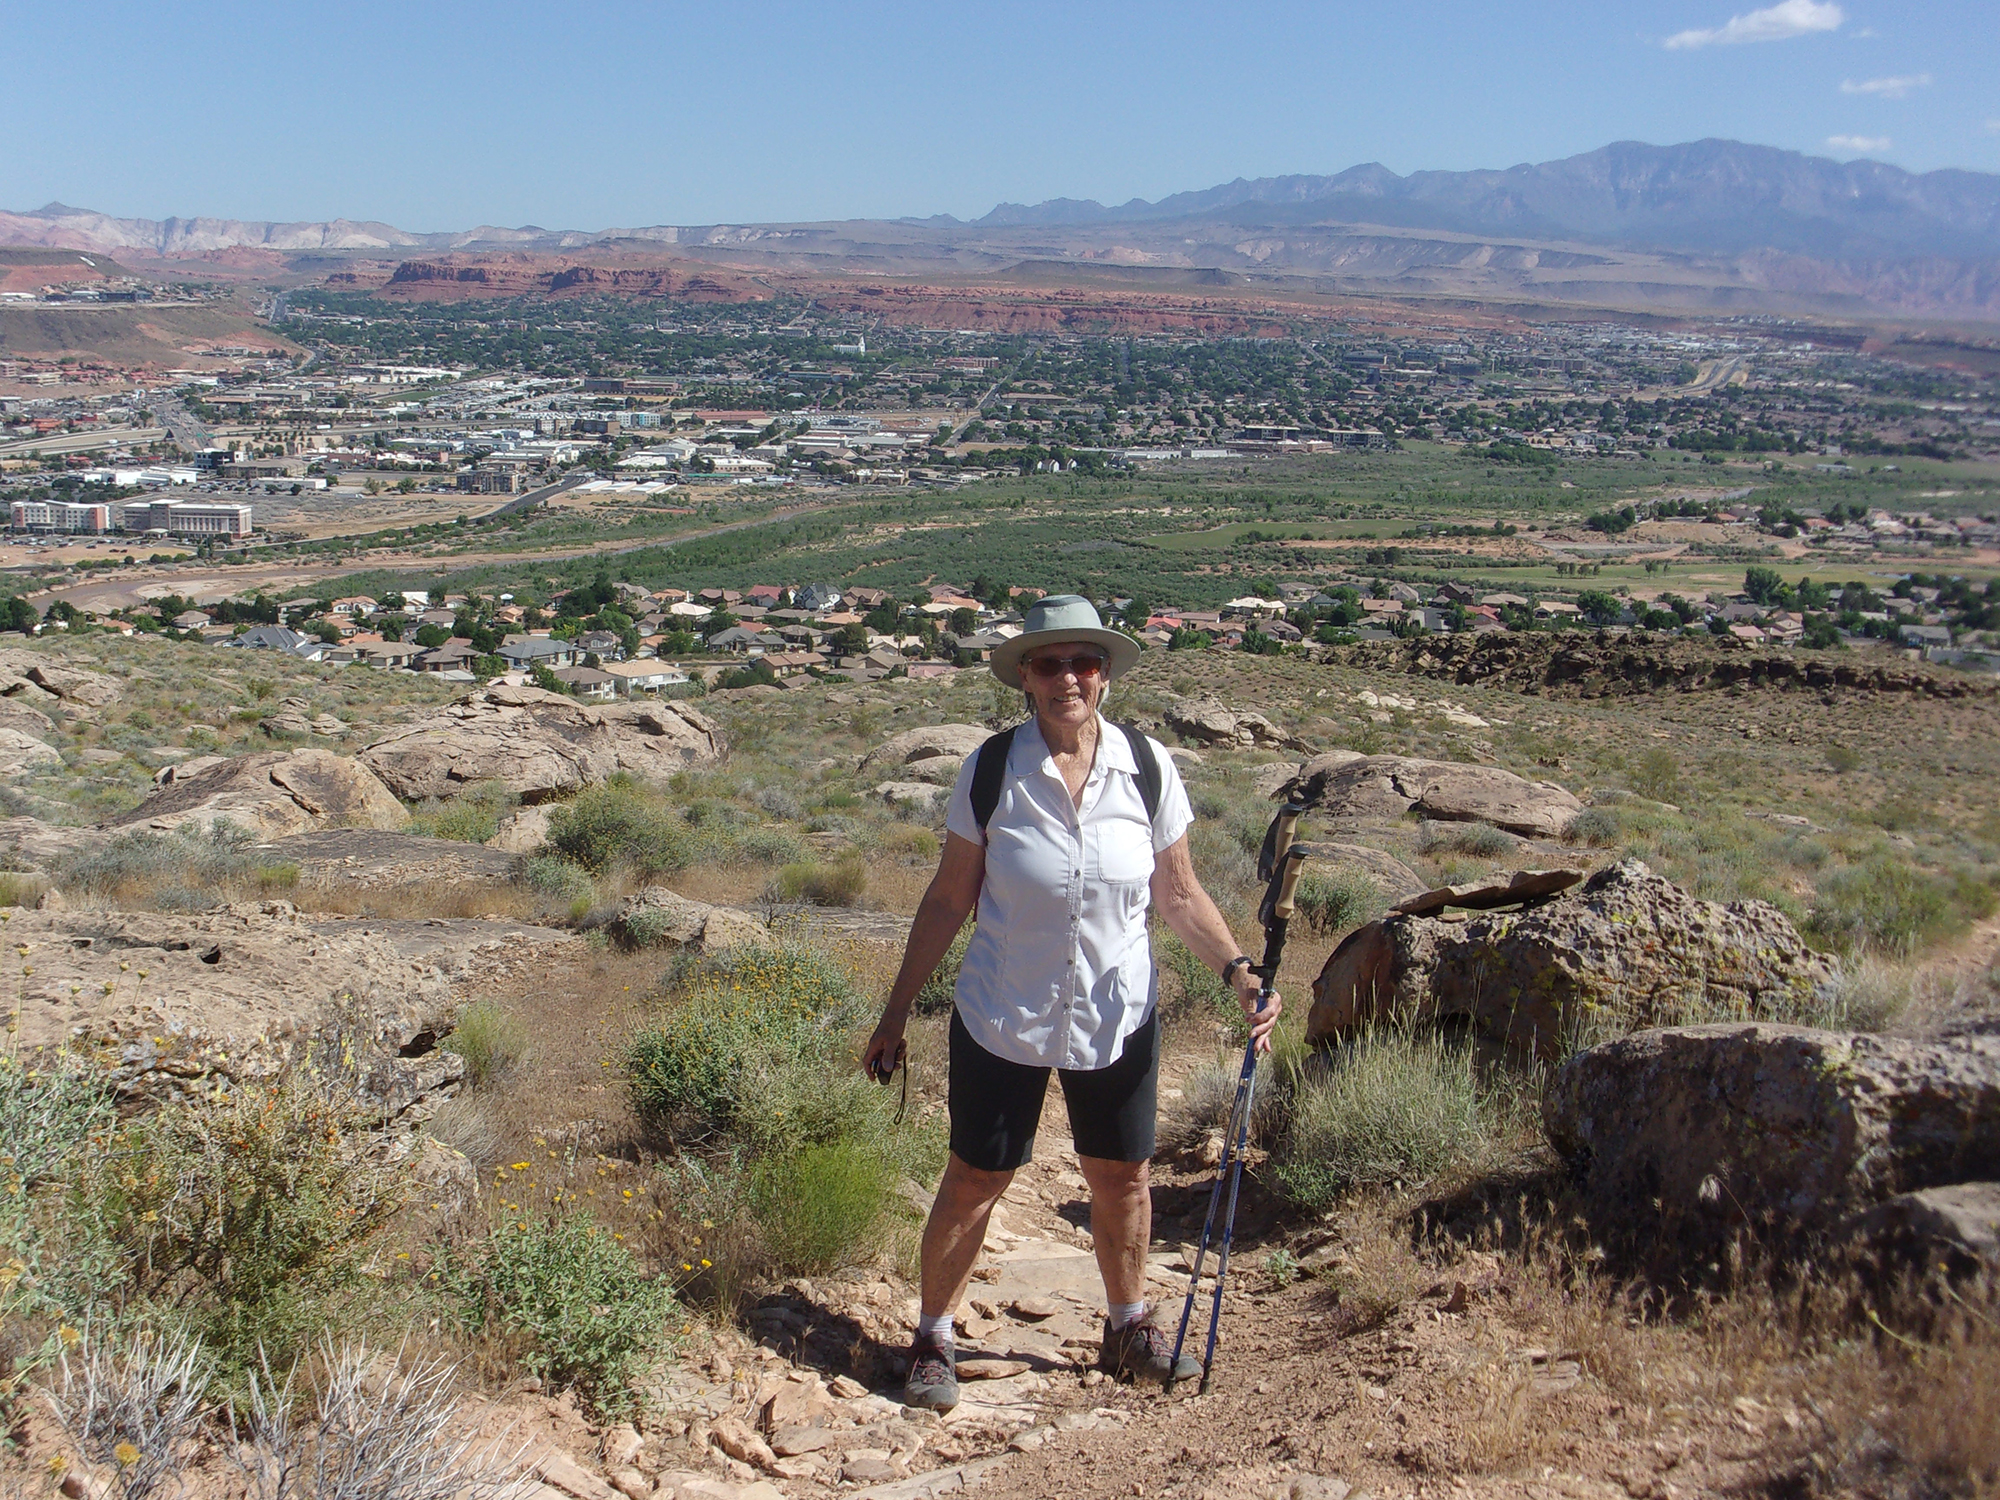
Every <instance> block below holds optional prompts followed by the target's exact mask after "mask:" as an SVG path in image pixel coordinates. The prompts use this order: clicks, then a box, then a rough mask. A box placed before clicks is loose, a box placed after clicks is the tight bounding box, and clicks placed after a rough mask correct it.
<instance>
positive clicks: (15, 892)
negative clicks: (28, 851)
mask: <svg viewBox="0 0 2000 1500" xmlns="http://www.w3.org/2000/svg"><path fill="white" fill-rule="evenodd" d="M48 888H49V883H48V881H47V880H46V879H45V878H44V877H42V876H40V875H29V874H23V873H21V872H20V871H17V870H0V906H33V905H34V904H35V903H36V902H37V901H39V900H41V898H42V892H43V891H46V890H47V889H48Z"/></svg>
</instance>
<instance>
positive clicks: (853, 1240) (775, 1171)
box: [750, 1137, 892, 1275]
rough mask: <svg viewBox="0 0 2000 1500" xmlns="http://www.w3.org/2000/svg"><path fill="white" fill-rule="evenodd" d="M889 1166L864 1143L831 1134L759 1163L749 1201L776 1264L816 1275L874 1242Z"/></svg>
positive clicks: (865, 1254)
mask: <svg viewBox="0 0 2000 1500" xmlns="http://www.w3.org/2000/svg"><path fill="white" fill-rule="evenodd" d="M891 1178H892V1170H891V1168H890V1166H889V1164H888V1163H887V1162H885V1161H884V1160H883V1159H882V1157H881V1156H880V1155H879V1154H878V1153H877V1152H876V1151H875V1150H873V1149H872V1148H871V1147H870V1146H868V1145H867V1144H865V1143H863V1142H860V1141H857V1140H855V1139H854V1138H852V1137H838V1138H836V1139H833V1140H829V1141H825V1142H822V1143H820V1144H818V1145H810V1146H804V1147H801V1148H799V1149H798V1150H795V1151H790V1152H786V1153H783V1154H781V1155H775V1156H769V1157H766V1158H764V1159H763V1160H762V1161H760V1162H759V1163H758V1164H757V1166H756V1168H755V1169H754V1170H753V1172H752V1173H751V1179H750V1182H751V1187H750V1204H751V1211H752V1212H753V1213H754V1214H755V1215H756V1218H757V1224H758V1228H759V1229H760V1230H761V1231H762V1235H763V1239H764V1244H765V1248H766V1250H767V1251H768V1252H769V1254H770V1256H771V1259H772V1261H773V1262H774V1264H775V1268H776V1269H777V1270H778V1271H779V1272H780V1273H781V1274H786V1275H818V1274H820V1273H822V1272H826V1271H831V1270H835V1269H837V1268H838V1267H840V1266H844V1265H853V1264H855V1263H856V1262H858V1261H863V1260H866V1259H868V1258H869V1257H870V1256H872V1255H873V1254H875V1252H876V1251H877V1250H879V1249H880V1248H881V1244H882V1233H883V1229H884V1221H885V1217H886V1211H887V1205H888V1201H889V1186H890V1182H891Z"/></svg>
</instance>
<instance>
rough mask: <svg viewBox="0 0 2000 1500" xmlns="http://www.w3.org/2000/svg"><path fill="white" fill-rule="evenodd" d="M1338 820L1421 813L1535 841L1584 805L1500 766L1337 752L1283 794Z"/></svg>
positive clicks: (1312, 764) (1312, 765)
mask: <svg viewBox="0 0 2000 1500" xmlns="http://www.w3.org/2000/svg"><path fill="white" fill-rule="evenodd" d="M1278 796H1279V797H1280V798H1282V799H1283V800H1285V801H1288V802H1297V803H1299V804H1300V805H1301V806H1303V807H1306V808H1308V809H1318V810H1319V811H1321V812H1323V813H1325V814H1327V815H1328V816H1330V817H1336V818H1400V817H1403V816H1405V815H1406V814H1408V813H1411V812H1416V813H1419V814H1421V815H1422V816H1424V817H1426V818H1434V819H1436V820H1438V821H1439V822H1446V823H1491V824H1492V825H1493V826H1494V827H1495V828H1504V829H1506V830H1507V831H1508V832H1509V833H1518V834H1522V835H1525V836H1527V837H1530V838H1555V837H1557V836H1559V835H1560V834H1561V833H1562V831H1563V830H1564V829H1565V828H1567V827H1568V826H1569V821H1570V819H1571V818H1574V817H1575V816H1576V815H1577V814H1578V813H1580V812H1582V811H1583V804H1582V803H1581V802H1579V801H1577V800H1576V798H1574V797H1572V796H1571V795H1570V794H1569V793H1568V792H1566V791H1564V790H1563V789H1562V788H1561V787H1559V786H1557V785H1555V784H1554V783H1553V782H1548V781H1526V780H1523V779H1522V778H1521V777H1519V776H1516V775H1515V774H1514V773H1513V772H1511V771H1503V770H1501V769H1500V768H1499V767H1498V766H1473V765H1463V764H1460V763H1459V762H1457V761H1445V760H1412V759H1409V758H1407V757H1404V756H1400V755H1355V754H1353V753H1352V752H1351V751H1334V752H1332V753H1330V754H1327V755H1320V756H1316V757H1314V758H1313V759H1312V760H1309V761H1307V762H1306V763H1305V764H1304V765H1303V766H1301V767H1300V768H1299V774H1298V775H1297V776H1295V777H1293V778H1292V779H1291V780H1290V781H1288V782H1287V783H1286V784H1285V785H1284V786H1283V787H1282V788H1280V790H1279V792H1278Z"/></svg>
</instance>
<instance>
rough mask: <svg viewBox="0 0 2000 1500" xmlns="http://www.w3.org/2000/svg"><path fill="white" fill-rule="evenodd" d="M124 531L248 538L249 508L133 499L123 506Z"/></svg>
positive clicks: (205, 503) (223, 504)
mask: <svg viewBox="0 0 2000 1500" xmlns="http://www.w3.org/2000/svg"><path fill="white" fill-rule="evenodd" d="M125 529H126V530H127V531H164V532H166V533H167V534H168V535H169V536H248V535H250V529H251V527H250V507H249V506H247V505H236V504H225V503H223V502H221V501H205V500H137V501H133V502H132V503H131V504H129V505H127V506H126V507H125Z"/></svg>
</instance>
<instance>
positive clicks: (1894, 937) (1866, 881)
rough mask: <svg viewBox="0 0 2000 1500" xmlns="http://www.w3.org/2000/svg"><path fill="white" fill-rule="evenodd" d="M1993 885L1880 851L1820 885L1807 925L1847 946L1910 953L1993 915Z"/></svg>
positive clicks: (1847, 867)
mask: <svg viewBox="0 0 2000 1500" xmlns="http://www.w3.org/2000/svg"><path fill="white" fill-rule="evenodd" d="M1993 906H1994V893H1993V888H1992V887H1991V886H1989V885H1986V884H1984V883H1982V882H1980V881H1977V880H1974V879H1972V878H1971V877H1970V876H1967V875H1964V874H1959V873H1952V874H1933V873H1932V872H1930V871H1928V870H1924V869H1920V868H1919V867H1918V866H1916V865H1913V864H1911V863H1909V862H1908V861H1907V860H1904V859H1898V858H1896V857H1894V856H1892V855H1888V854H1879V855H1876V856H1875V857H1874V858H1871V859H1868V860H1866V861H1864V862H1863V863H1861V864H1858V865H1848V866H1846V867H1844V868H1842V869H1839V870H1834V871H1831V872H1830V873H1829V874H1828V875H1827V876H1826V877H1825V878H1824V879H1822V880H1821V881H1820V883H1819V890H1818V892H1817V894H1816V895H1815V897H1814V899H1813V906H1812V911H1811V913H1810V915H1809V916H1808V917H1807V919H1806V925H1807V929H1808V930H1809V931H1810V932H1811V933H1812V934H1813V935H1814V936H1816V937H1819V938H1821V939H1823V940H1825V941H1827V942H1830V943H1833V944H1836V945H1838V946H1840V947H1844V948H1855V949H1864V950H1870V951H1875V952H1882V953H1891V954H1907V953H1909V952H1911V951H1913V950H1914V949H1915V948H1917V947H1918V946H1919V945H1920V944H1922V943H1926V942H1932V941H1935V940H1937V939H1939V938H1942V937H1946V936H1949V935H1951V934H1952V933H1955V932H1957V931H1959V930H1961V929H1962V928H1964V927H1965V926H1966V925H1967V924H1968V923H1969V922H1972V921H1975V920H1977V919H1979V918H1981V917H1985V916H1988V915H1990V914H1991V913H1992V911H1993Z"/></svg>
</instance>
